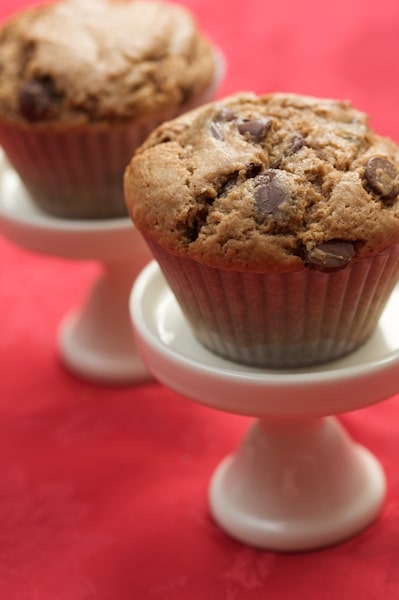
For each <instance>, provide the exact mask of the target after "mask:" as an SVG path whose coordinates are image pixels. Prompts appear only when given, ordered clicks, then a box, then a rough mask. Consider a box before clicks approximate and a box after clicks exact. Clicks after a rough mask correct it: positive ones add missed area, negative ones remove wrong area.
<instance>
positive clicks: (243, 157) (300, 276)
mask: <svg viewBox="0 0 399 600" xmlns="http://www.w3.org/2000/svg"><path fill="white" fill-rule="evenodd" d="M398 194H399V148H398V147H397V146H396V145H395V144H394V143H393V141H391V140H389V139H385V138H382V137H380V136H378V135H377V134H375V133H373V131H372V130H371V129H370V127H369V125H368V118H367V117H366V115H364V114H363V113H361V112H359V111H357V110H355V109H354V108H353V107H352V106H351V105H350V104H349V103H347V102H340V101H333V100H327V99H316V98H309V97H302V96H298V95H287V94H273V95H267V96H259V97H257V96H255V95H252V94H238V95H234V96H232V97H230V98H226V99H224V100H223V101H219V102H214V103H210V104H208V105H206V106H204V107H201V108H199V109H197V110H195V111H192V112H190V113H188V114H186V115H184V116H183V117H180V118H178V119H175V120H172V121H171V122H168V123H165V124H164V125H162V126H161V127H159V128H158V129H157V130H156V131H154V132H153V133H152V135H150V137H149V138H148V140H147V141H146V142H145V143H144V144H143V145H142V146H141V148H140V149H138V151H137V152H136V154H135V156H134V157H133V159H132V161H131V163H130V165H129V167H128V168H127V170H126V173H125V197H126V202H127V206H128V208H129V211H130V213H131V216H132V218H133V221H134V223H135V224H136V226H137V228H138V229H139V230H140V231H141V232H142V234H143V236H144V237H145V239H146V240H147V242H148V244H149V246H150V248H151V249H152V251H153V254H154V256H155V258H156V259H157V260H158V262H159V264H160V266H161V268H162V270H163V272H164V274H165V276H166V278H167V280H168V282H169V284H170V286H171V288H172V290H173V291H174V293H175V295H176V298H177V300H178V301H179V303H180V305H181V307H182V309H183V311H184V313H185V315H186V317H187V319H188V321H189V323H190V324H191V327H192V328H193V331H194V333H195V335H196V336H197V338H198V340H199V341H200V342H201V343H202V344H203V345H205V346H206V347H207V348H208V349H210V350H211V351H213V352H215V353H217V354H219V355H221V356H223V357H226V358H228V359H230V360H233V361H237V362H240V363H244V364H249V365H254V366H258V367H263V368H297V367H309V366H311V365H315V364H317V363H323V362H326V361H329V360H332V359H336V358H338V357H340V356H343V355H345V354H347V353H349V352H352V351H353V350H355V349H356V348H358V347H359V346H360V345H361V344H362V343H363V342H365V341H366V340H367V338H368V337H369V336H370V334H371V333H372V331H373V330H374V328H375V326H376V324H377V322H378V319H379V317H380V315H381V312H382V310H383V307H384V305H385V303H386V301H387V299H388V297H389V296H390V293H391V291H392V289H393V287H394V286H395V284H396V282H397V280H398V275H399V260H398V259H399V200H398Z"/></svg>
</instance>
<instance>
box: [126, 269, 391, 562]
mask: <svg viewBox="0 0 399 600" xmlns="http://www.w3.org/2000/svg"><path fill="white" fill-rule="evenodd" d="M398 310H399V289H398V288H396V289H395V290H394V292H393V294H392V296H391V298H390V300H389V302H388V304H387V306H386V308H385V310H384V313H383V315H382V317H381V319H380V321H379V324H378V327H377V328H376V330H375V332H374V334H373V335H372V336H371V337H370V339H369V340H368V341H367V343H366V344H364V345H363V347H362V348H360V349H359V350H357V351H356V352H354V353H352V354H351V355H350V356H346V357H344V358H342V359H340V360H336V361H332V362H330V363H328V364H325V365H321V366H318V367H315V368H314V369H310V368H309V369H298V370H282V371H278V370H266V369H264V370H262V369H258V368H251V367H248V366H244V365H240V364H237V363H233V362H230V361H227V360H224V359H222V358H220V357H218V356H216V355H215V354H213V353H211V352H209V351H208V350H206V349H205V348H204V347H203V346H202V345H200V344H199V343H198V342H197V340H196V339H195V338H194V336H193V334H192V333H191V330H190V327H189V326H188V324H187V322H186V320H185V318H184V316H183V314H182V312H181V310H180V308H179V306H178V304H177V302H176V300H175V297H174V295H173V293H172V292H171V290H170V288H169V287H168V285H167V284H166V282H165V279H164V277H163V275H162V274H161V271H160V269H159V267H158V265H157V264H156V263H155V262H152V263H151V264H150V265H148V266H147V267H146V268H145V269H144V270H143V271H142V273H141V274H140V276H139V277H138V278H137V280H136V282H135V285H134V288H133V291H132V294H131V299H130V311H131V318H132V321H133V323H134V326H135V329H136V339H137V344H138V347H139V350H140V353H141V356H142V357H143V359H144V361H145V363H146V364H147V366H148V368H149V370H150V371H151V372H152V373H153V374H154V376H155V377H156V378H157V379H159V380H160V381H162V382H163V383H164V384H166V385H168V386H170V387H171V388H172V389H174V390H176V391H178V392H180V393H182V394H183V395H185V396H187V397H188V398H191V399H192V400H195V401H197V402H200V403H201V404H204V405H208V406H211V407H213V408H217V409H220V410H224V411H229V412H233V413H237V414H243V415H249V416H253V417H257V420H256V421H255V423H254V426H253V427H252V428H251V430H250V432H249V434H248V435H247V437H246V438H245V439H244V441H243V443H242V444H241V445H240V447H239V448H238V449H237V451H236V452H235V453H233V454H232V455H231V456H229V457H227V458H226V459H225V460H224V461H223V462H222V463H221V465H220V466H219V467H218V469H217V470H216V472H215V474H214V476H213V477H212V481H211V485H210V506H211V511H212V514H213V516H214V518H215V520H216V521H217V522H218V523H219V525H220V526H221V527H222V528H223V529H225V530H226V531H227V532H228V533H229V534H230V535H232V536H233V537H235V538H237V539H239V540H241V541H243V542H245V543H248V544H250V545H255V546H259V547H262V548H268V549H273V550H284V551H293V550H308V549H312V548H319V547H322V546H326V545H330V544H334V543H337V542H339V541H341V540H342V539H344V538H346V537H349V536H351V535H353V534H355V533H357V532H358V531H360V530H361V529H362V528H364V527H365V526H367V525H368V524H370V523H371V522H372V521H373V520H374V519H375V518H376V516H377V515H378V513H379V511H380V508H381V505H382V502H383V500H384V497H385V489H386V483H385V477H384V473H383V471H382V468H381V466H380V465H379V463H378V461H377V460H376V458H375V457H374V456H372V455H371V454H370V452H369V451H368V450H366V449H365V448H363V447H361V446H359V445H358V444H355V443H354V442H353V441H352V440H351V438H350V437H349V436H348V435H347V433H346V432H345V430H344V429H343V428H342V426H341V425H340V424H339V422H338V420H337V419H336V418H335V417H334V416H333V415H337V414H340V413H343V412H347V411H352V410H356V409H360V408H363V407H366V406H368V405H371V404H374V403H376V402H380V401H382V400H384V399H386V398H388V397H389V396H392V395H393V394H395V393H396V392H397V391H398V389H399V321H398V319H397V314H398Z"/></svg>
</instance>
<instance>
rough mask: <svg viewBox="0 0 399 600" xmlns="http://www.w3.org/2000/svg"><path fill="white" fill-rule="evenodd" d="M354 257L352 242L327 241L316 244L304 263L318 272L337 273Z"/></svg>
mask: <svg viewBox="0 0 399 600" xmlns="http://www.w3.org/2000/svg"><path fill="white" fill-rule="evenodd" d="M354 255H355V248H354V243H353V242H348V241H346V240H329V241H327V242H322V243H321V244H318V245H317V246H315V247H314V248H312V250H310V251H309V252H308V253H307V256H306V262H307V264H308V265H309V266H311V267H314V268H315V269H318V270H319V271H325V272H331V271H338V270H340V269H343V268H344V267H346V265H347V264H348V263H349V262H350V261H351V260H352V258H353V257H354Z"/></svg>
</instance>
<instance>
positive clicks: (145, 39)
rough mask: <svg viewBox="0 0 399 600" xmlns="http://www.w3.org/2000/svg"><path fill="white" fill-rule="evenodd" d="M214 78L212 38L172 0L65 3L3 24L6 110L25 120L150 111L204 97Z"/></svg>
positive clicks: (0, 42) (2, 107)
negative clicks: (169, 1)
mask: <svg viewBox="0 0 399 600" xmlns="http://www.w3.org/2000/svg"><path fill="white" fill-rule="evenodd" d="M214 76H215V59H214V52H213V49H212V48H211V46H210V44H209V42H208V40H207V39H206V38H205V37H204V36H203V35H202V33H201V32H200V31H199V30H198V27H197V25H196V23H195V21H194V19H193V17H192V15H191V14H190V13H189V12H188V11H186V10H185V9H184V8H183V7H180V6H178V5H175V4H173V3H167V2H155V1H154V2H152V1H151V2H147V1H141V0H133V1H132V2H126V1H122V0H113V1H111V0H63V1H61V2H56V3H55V4H51V5H43V6H39V7H35V8H32V9H27V10H25V11H23V12H21V13H19V14H17V15H15V16H14V17H13V18H12V19H10V20H9V21H8V22H7V23H6V24H4V25H3V26H2V28H1V31H0V78H1V85H0V116H2V117H3V118H5V119H8V120H10V121H15V122H17V123H20V124H24V123H28V124H29V125H32V124H34V125H35V124H41V123H43V122H44V123H46V124H47V125H48V124H51V123H60V122H61V123H68V124H69V123H72V124H75V123H77V124H80V123H83V124H84V123H86V122H99V121H100V122H101V121H104V120H106V121H112V120H115V121H123V120H125V119H129V120H130V119H132V118H137V117H138V118H141V117H143V116H144V117H146V116H148V115H151V114H153V113H155V114H156V113H158V112H159V111H162V110H164V109H168V108H170V107H174V106H180V105H184V104H185V103H186V102H188V101H190V98H196V97H197V96H200V95H201V93H202V92H203V91H204V90H205V89H206V88H207V87H208V86H209V85H210V83H211V82H212V81H213V79H214Z"/></svg>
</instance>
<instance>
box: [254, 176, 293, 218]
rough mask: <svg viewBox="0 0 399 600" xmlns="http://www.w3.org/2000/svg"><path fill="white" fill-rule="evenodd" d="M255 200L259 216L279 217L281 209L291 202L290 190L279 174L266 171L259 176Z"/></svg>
mask: <svg viewBox="0 0 399 600" xmlns="http://www.w3.org/2000/svg"><path fill="white" fill-rule="evenodd" d="M254 198H255V203H256V208H257V211H258V214H259V215H261V216H267V215H272V216H274V217H275V216H277V214H278V212H279V208H280V206H281V205H282V204H284V203H285V202H289V201H290V200H291V195H290V191H289V188H288V186H287V185H286V184H284V183H283V182H282V181H281V179H280V178H279V177H278V176H277V174H276V173H275V172H274V171H272V170H269V171H266V172H265V173H263V174H262V175H259V177H258V179H257V184H256V187H255V192H254Z"/></svg>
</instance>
